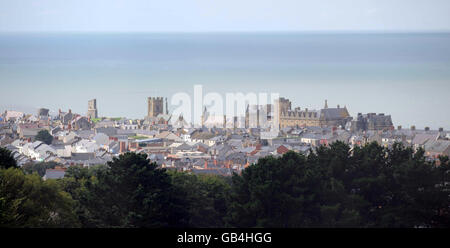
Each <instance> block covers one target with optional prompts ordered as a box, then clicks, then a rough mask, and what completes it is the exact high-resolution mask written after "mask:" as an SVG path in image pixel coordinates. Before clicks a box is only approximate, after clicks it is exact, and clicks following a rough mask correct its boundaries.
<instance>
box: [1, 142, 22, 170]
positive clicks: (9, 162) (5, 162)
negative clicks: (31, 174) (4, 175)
mask: <svg viewBox="0 0 450 248" xmlns="http://www.w3.org/2000/svg"><path fill="white" fill-rule="evenodd" d="M8 168H18V166H17V162H16V160H15V159H14V157H13V155H12V154H11V151H10V150H8V149H6V148H3V147H0V169H8Z"/></svg>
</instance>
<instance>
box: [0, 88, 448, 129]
mask: <svg viewBox="0 0 450 248" xmlns="http://www.w3.org/2000/svg"><path fill="white" fill-rule="evenodd" d="M239 93H240V92H239ZM244 95H246V94H244ZM246 96H248V95H246ZM151 98H154V99H157V98H161V101H163V103H162V104H163V105H164V106H163V108H162V109H161V111H160V113H161V114H167V115H168V116H171V118H178V117H180V116H183V114H178V115H175V114H174V113H173V110H174V108H176V107H174V106H172V105H171V104H170V98H169V97H166V96H149V97H146V98H145V100H146V102H145V105H144V108H145V111H144V112H145V113H144V114H143V115H142V116H140V117H139V116H138V117H136V118H133V117H130V116H127V115H126V114H125V115H114V114H113V115H102V114H101V113H102V112H101V105H100V107H98V104H97V102H98V99H97V98H93V99H89V100H86V101H85V105H86V107H85V110H78V109H73V108H71V107H68V108H58V109H50V108H47V107H45V106H41V107H36V108H26V107H25V108H24V107H17V108H15V107H13V106H12V107H10V108H4V109H2V108H0V110H2V111H1V112H0V113H2V114H3V113H6V112H7V111H17V112H23V113H24V114H28V115H30V114H31V115H33V116H36V117H38V116H39V114H36V113H38V112H39V111H40V110H41V109H46V110H48V115H49V116H52V117H56V116H58V115H60V113H61V112H71V113H73V114H75V115H80V116H83V117H88V118H89V119H91V118H94V117H92V112H91V111H95V119H99V120H105V119H117V118H121V119H129V120H145V119H146V118H148V117H149V116H150V115H151V114H150V105H149V104H150V103H149V100H150V99H151ZM194 99H195V98H193V99H192V100H194ZM280 99H285V100H288V101H289V107H290V108H291V105H292V108H291V109H292V111H294V109H295V111H298V110H300V109H301V110H302V111H305V110H306V112H308V110H309V111H310V112H317V111H319V112H320V111H321V110H322V109H324V108H338V109H339V108H341V109H344V108H345V110H346V111H348V112H349V116H350V117H351V118H353V120H356V118H357V117H358V115H360V114H363V115H366V114H375V115H378V114H380V115H386V116H389V118H391V117H392V119H391V122H392V127H393V128H394V129H395V128H399V127H402V128H404V129H411V128H414V129H418V130H425V129H431V130H438V129H445V130H449V129H450V128H449V127H446V126H445V125H438V126H436V127H434V126H430V125H423V126H420V125H419V126H418V125H416V124H411V125H402V124H401V123H397V122H394V121H392V120H395V116H392V115H391V114H390V113H389V112H388V111H378V112H375V111H363V112H358V113H355V114H353V112H352V111H349V110H348V109H349V106H348V105H347V104H340V103H337V104H336V106H334V105H331V104H330V105H329V106H328V99H324V100H323V101H325V106H324V105H323V102H322V105H321V106H313V108H310V106H298V105H295V102H294V101H291V99H286V98H285V97H283V96H280ZM92 104H93V105H92ZM268 104H271V103H270V102H268ZM256 105H258V106H260V107H262V106H263V105H264V104H259V102H258V103H257V104H256ZM271 105H273V104H271ZM92 106H95V108H93V107H92ZM245 106H247V107H245V109H246V110H247V111H248V107H250V106H255V104H251V103H249V102H248V101H245ZM99 109H100V111H99ZM192 109H193V108H192ZM350 109H351V106H350ZM205 110H206V111H208V114H209V111H210V110H211V106H207V105H205V104H202V115H203V114H204V111H205ZM290 111H291V110H290ZM192 112H193V111H192ZM239 112H240V113H244V111H242V112H241V111H239V110H237V112H236V114H235V115H234V117H239V116H238V113H239ZM255 113H256V112H255ZM273 113H274V112H271V114H273ZM220 115H222V114H220ZM156 116H157V115H155V116H154V117H156ZM223 116H227V115H226V111H225V106H224V112H223ZM245 116H246V115H244V116H242V115H241V116H240V117H241V118H243V117H245ZM202 117H203V116H202ZM213 117H214V116H212V118H213ZM216 117H217V116H216ZM255 118H256V117H255ZM227 121H228V122H230V120H227ZM199 124H200V123H197V124H196V125H197V127H199V126H198V125H199ZM189 125H191V126H192V127H194V120H193V119H192V120H191V121H190V122H189ZM202 125H203V124H202ZM297 126H298V125H297ZM313 126H315V125H313ZM280 127H282V126H280ZM258 128H259V127H258ZM342 128H345V127H344V126H342Z"/></svg>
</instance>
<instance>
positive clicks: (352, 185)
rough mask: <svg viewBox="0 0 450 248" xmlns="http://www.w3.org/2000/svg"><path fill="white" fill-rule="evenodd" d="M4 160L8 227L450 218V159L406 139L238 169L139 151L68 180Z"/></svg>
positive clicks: (388, 222) (3, 206) (2, 192)
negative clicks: (195, 168) (215, 171)
mask: <svg viewBox="0 0 450 248" xmlns="http://www.w3.org/2000/svg"><path fill="white" fill-rule="evenodd" d="M2 154H3V153H2ZM3 160H5V161H7V160H8V159H4V158H3V155H2V157H0V161H3ZM2 163H4V162H2ZM43 166H44V167H45V165H39V166H37V167H36V168H34V170H30V169H29V168H28V169H27V168H26V167H25V170H27V171H28V172H32V173H33V172H37V173H39V172H40V169H41V167H43ZM9 167H11V166H9ZM9 167H8V168H9ZM2 168H3V169H1V170H0V171H1V173H0V179H1V182H0V183H1V188H0V210H1V211H0V218H1V220H0V223H1V225H2V226H7V227H41V226H60V227H68V226H72V227H77V226H81V227H450V215H449V207H450V197H449V194H450V193H449V192H450V191H449V187H450V185H449V182H450V178H449V176H450V175H449V171H450V165H449V160H448V158H446V157H442V158H440V163H439V164H436V163H435V162H430V161H427V160H426V158H425V157H424V153H423V151H422V150H419V151H417V152H414V151H413V150H412V149H411V148H407V147H403V146H402V145H400V144H395V145H394V146H393V147H392V148H390V149H387V148H384V147H381V146H379V145H378V144H376V143H372V144H369V145H366V146H364V147H355V148H354V149H353V150H351V149H350V147H349V146H348V145H346V144H344V143H340V142H336V143H334V144H332V145H330V146H329V147H319V148H317V149H316V150H315V151H314V152H311V153H310V154H309V155H307V156H305V155H301V154H298V153H294V152H288V153H286V154H285V155H283V156H282V157H279V158H275V157H266V158H263V159H260V160H259V161H258V163H256V164H254V165H251V166H249V167H248V168H247V169H245V170H244V171H243V172H242V174H241V175H237V174H235V175H233V176H232V177H221V176H213V175H194V174H191V173H187V172H178V171H166V170H165V169H161V168H158V167H157V165H156V164H155V163H152V162H150V161H149V160H148V159H147V156H146V155H143V154H135V153H126V154H124V155H121V156H120V157H118V158H115V159H114V160H113V161H112V162H110V163H108V164H107V165H99V166H93V167H90V168H84V167H78V166H73V167H70V168H69V169H68V170H67V171H66V175H65V177H64V178H63V179H59V180H47V181H42V179H41V178H40V177H39V175H38V174H37V173H34V174H32V175H25V174H24V173H23V172H22V169H17V168H14V166H12V168H9V169H5V168H6V166H4V165H2ZM40 174H42V173H40Z"/></svg>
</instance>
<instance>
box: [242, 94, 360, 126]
mask: <svg viewBox="0 0 450 248" xmlns="http://www.w3.org/2000/svg"><path fill="white" fill-rule="evenodd" d="M275 106H278V113H272V111H271V110H272V105H271V104H268V105H267V106H257V105H255V106H248V107H247V111H246V117H245V122H246V123H245V125H246V127H247V128H248V127H250V126H255V125H254V123H253V125H251V124H252V121H251V120H252V119H253V120H254V121H256V122H257V123H256V126H257V127H260V123H259V120H260V117H261V115H264V117H266V118H267V120H268V121H273V120H274V118H273V117H276V116H272V115H275V114H277V115H278V122H279V127H280V128H285V127H308V126H322V127H323V126H336V127H338V126H342V127H344V126H345V125H346V124H347V123H348V122H350V121H351V120H352V117H351V116H350V114H349V112H348V110H347V107H345V106H344V107H343V108H341V107H340V106H339V105H337V107H336V108H329V107H328V102H327V100H325V106H324V108H323V109H321V110H309V109H308V108H305V109H303V110H302V109H301V108H299V107H297V108H295V109H292V103H291V101H289V99H286V98H283V97H281V98H279V99H277V100H276V102H275ZM252 115H253V118H251V117H252Z"/></svg>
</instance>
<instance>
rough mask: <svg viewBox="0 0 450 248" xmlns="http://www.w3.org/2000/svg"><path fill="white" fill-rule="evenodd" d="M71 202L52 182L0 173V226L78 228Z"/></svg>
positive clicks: (17, 171)
mask: <svg viewBox="0 0 450 248" xmlns="http://www.w3.org/2000/svg"><path fill="white" fill-rule="evenodd" d="M72 209H73V201H72V199H71V197H70V195H69V194H68V193H66V192H64V191H62V190H61V188H60V187H59V186H58V184H57V183H56V181H55V180H47V181H43V180H42V179H41V178H40V177H39V176H38V175H37V174H33V175H25V174H24V173H23V171H22V170H20V169H14V168H9V169H2V170H0V213H1V214H0V218H1V219H0V226H1V227H78V222H77V218H76V215H75V213H74V212H73V210H72Z"/></svg>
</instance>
